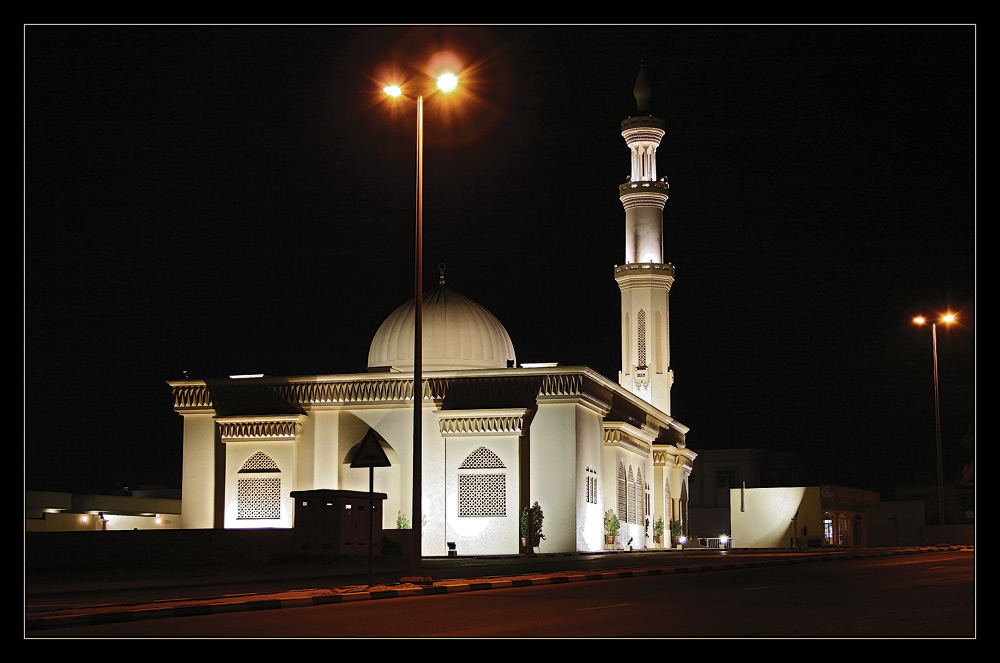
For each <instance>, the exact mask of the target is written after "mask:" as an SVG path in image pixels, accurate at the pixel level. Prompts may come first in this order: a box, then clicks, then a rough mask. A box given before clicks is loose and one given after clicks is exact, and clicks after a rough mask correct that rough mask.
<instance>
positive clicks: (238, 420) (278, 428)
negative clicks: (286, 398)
mask: <svg viewBox="0 0 1000 663" xmlns="http://www.w3.org/2000/svg"><path fill="white" fill-rule="evenodd" d="M305 419H306V416H305V415H304V414H294V415H274V416H261V417H256V416H254V417H216V419H215V423H216V426H218V429H219V439H220V440H222V441H223V442H250V441H254V442H292V441H295V440H296V439H298V437H299V436H300V435H301V434H302V422H304V421H305Z"/></svg>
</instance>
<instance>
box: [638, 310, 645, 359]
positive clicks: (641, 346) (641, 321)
mask: <svg viewBox="0 0 1000 663" xmlns="http://www.w3.org/2000/svg"><path fill="white" fill-rule="evenodd" d="M638 349H639V368H646V312H645V311H644V310H642V309H639V348H638Z"/></svg>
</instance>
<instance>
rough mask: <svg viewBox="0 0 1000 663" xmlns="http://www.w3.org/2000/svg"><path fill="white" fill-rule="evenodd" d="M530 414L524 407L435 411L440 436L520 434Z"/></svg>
mask: <svg viewBox="0 0 1000 663" xmlns="http://www.w3.org/2000/svg"><path fill="white" fill-rule="evenodd" d="M531 414H533V413H532V411H531V410H528V409H526V408H513V409H498V410H440V411H438V412H437V416H438V426H439V428H440V430H441V435H442V437H462V436H465V435H521V434H522V432H523V431H524V428H525V426H526V424H527V422H528V419H529V418H530V415H531Z"/></svg>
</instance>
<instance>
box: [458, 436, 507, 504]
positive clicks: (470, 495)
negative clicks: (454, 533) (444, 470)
mask: <svg viewBox="0 0 1000 663" xmlns="http://www.w3.org/2000/svg"><path fill="white" fill-rule="evenodd" d="M506 515H507V468H506V466H505V465H504V464H503V462H502V461H501V460H500V457H499V456H497V455H496V454H495V453H493V452H492V451H490V450H489V449H487V448H486V447H479V448H478V449H476V450H475V451H473V452H472V453H471V454H469V455H468V456H466V457H465V460H463V461H462V464H461V465H459V466H458V516H459V517H460V518H503V517H505V516H506Z"/></svg>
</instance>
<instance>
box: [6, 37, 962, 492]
mask: <svg viewBox="0 0 1000 663" xmlns="http://www.w3.org/2000/svg"><path fill="white" fill-rule="evenodd" d="M975 37H976V32H975V28H974V27H972V26H835V27H831V26H610V27H607V26H603V27H602V26H559V27H555V26H544V27H542V26H539V27H526V26H505V27H495V26H490V27H475V28H468V27H461V28H459V27H448V28H410V27H355V26H352V27H342V26H325V27H314V26H282V27H273V26H234V27H227V26H172V27H171V26H27V27H26V28H25V38H24V46H25V57H24V68H25V75H24V88H25V93H24V116H25V121H24V155H25V156H24V172H25V212H24V237H23V245H24V376H25V377H24V380H25V385H24V393H25V426H24V428H25V435H24V453H25V483H26V487H27V488H29V489H39V490H76V491H90V492H109V491H115V490H120V489H121V488H122V487H125V486H128V487H137V486H143V485H166V486H173V487H179V486H180V476H181V418H180V417H179V416H178V415H176V414H174V413H173V410H172V407H171V398H170V389H169V387H168V386H167V384H166V381H167V380H172V379H181V378H182V377H183V376H184V372H185V371H186V372H187V373H188V375H190V377H192V378H217V377H223V376H226V375H229V374H232V373H257V372H260V373H266V374H268V375H311V374H322V373H349V372H364V371H365V368H366V362H367V354H368V346H369V343H370V341H371V338H372V336H373V335H374V333H375V331H376V330H377V329H378V326H379V324H380V323H381V322H382V320H383V319H384V318H385V317H386V316H387V315H388V314H389V313H390V312H392V311H393V310H394V309H395V308H396V307H397V306H398V305H399V304H401V303H403V302H404V301H406V300H408V299H410V298H411V297H412V269H413V267H412V264H413V263H412V251H413V249H412V226H413V207H414V184H413V181H414V162H415V156H414V154H415V150H414V144H415V128H414V124H415V111H414V106H413V105H412V104H411V105H409V106H406V105H398V107H397V108H396V109H395V110H393V109H392V108H391V106H390V105H388V104H387V103H386V101H385V100H384V99H383V98H381V97H380V96H379V94H380V93H379V90H380V87H381V85H382V84H383V81H382V80H381V78H380V74H381V73H383V72H386V71H389V70H393V69H395V70H399V71H408V72H411V74H413V76H414V78H417V76H418V74H419V71H420V68H421V66H422V65H423V64H424V63H426V62H427V61H428V59H429V56H430V55H431V54H433V53H435V52H438V51H439V50H441V49H444V48H448V49H450V50H451V51H452V52H453V53H455V54H457V57H458V58H459V61H460V63H461V64H462V66H463V68H464V69H465V75H464V76H463V78H462V82H463V88H464V94H463V98H462V103H461V106H458V105H457V104H453V103H452V102H453V101H456V100H451V99H447V100H446V99H444V98H438V97H433V96H432V97H429V98H428V99H427V102H426V117H425V126H426V141H427V148H426V154H425V170H426V173H425V174H426V181H425V258H424V260H425V266H426V271H425V283H427V284H433V283H435V282H436V277H437V269H436V265H437V264H438V263H440V262H444V263H447V266H448V267H447V273H446V277H447V282H448V285H449V287H450V288H452V289H453V290H455V291H456V292H459V293H461V294H463V295H465V296H467V297H470V298H472V299H474V300H476V301H477V302H479V303H480V304H482V305H483V306H485V307H486V308H488V309H490V310H491V311H492V312H493V313H494V314H495V315H496V316H497V317H498V318H499V319H500V321H501V322H503V324H504V325H505V326H506V327H507V330H508V331H509V333H510V335H511V338H512V340H513V342H514V347H515V349H516V351H517V355H518V361H558V362H560V363H561V364H564V365H580V364H583V365H588V366H591V367H593V368H594V369H596V370H597V371H599V372H601V373H603V374H605V375H607V376H609V377H610V378H612V379H613V380H616V379H617V372H618V370H619V368H620V366H619V361H620V359H619V357H620V350H619V348H620V339H619V325H618V317H619V306H620V301H619V291H618V286H617V284H616V283H615V281H614V278H613V266H614V265H615V264H617V263H621V262H623V260H624V211H623V210H622V206H621V203H620V202H619V200H618V185H619V184H620V183H621V182H623V181H625V178H626V177H627V175H628V174H629V153H628V149H627V148H626V146H625V142H624V140H623V139H622V138H621V135H620V122H621V120H622V119H624V118H625V117H627V116H628V115H630V114H633V113H634V112H635V104H634V100H633V98H632V94H631V91H632V86H633V84H634V82H635V77H636V74H637V72H638V70H639V63H640V61H642V62H644V63H645V66H646V69H647V72H648V74H649V77H650V81H651V84H652V86H653V98H652V108H653V112H654V114H656V115H658V116H660V117H663V118H664V119H665V120H666V128H667V134H666V136H665V138H664V140H663V142H662V144H661V147H660V149H659V152H658V174H659V175H661V176H662V175H666V176H667V178H668V179H669V181H670V185H671V190H670V191H671V196H670V200H669V201H668V203H667V206H666V210H665V212H664V234H665V240H664V252H665V259H666V260H668V261H670V262H672V263H673V264H674V265H675V267H676V270H677V281H676V283H675V284H674V287H673V289H672V291H671V351H672V365H673V366H672V367H673V369H674V371H675V375H676V382H675V385H674V389H673V392H672V393H673V413H672V414H673V415H674V416H675V417H676V418H677V419H679V420H680V421H681V422H683V423H684V424H685V425H687V426H689V427H690V428H691V432H690V434H689V436H688V445H689V447H691V448H692V449H694V450H696V451H698V450H703V449H722V448H739V447H757V448H764V449H771V450H774V451H792V452H797V453H799V454H801V455H802V457H803V459H804V460H807V461H808V462H810V463H812V466H813V467H814V468H817V469H818V474H817V475H816V481H818V482H822V483H835V484H843V485H854V486H858V487H863V488H873V489H880V488H886V487H888V486H891V485H893V484H895V483H915V482H925V483H932V482H933V481H934V480H935V474H934V472H935V470H934V409H933V404H934V401H933V381H932V361H931V336H930V330H929V329H928V328H924V329H920V328H916V327H914V326H913V325H912V324H911V323H910V318H911V317H912V316H913V315H914V314H917V313H924V314H934V313H936V312H939V311H942V310H943V309H945V308H951V309H953V310H955V311H958V312H959V315H960V321H961V324H960V325H958V326H954V327H952V328H949V329H939V354H940V370H941V412H942V433H943V439H944V448H945V464H946V472H947V477H946V480H949V481H950V480H951V479H952V478H953V477H954V475H955V472H956V468H960V467H961V465H962V464H963V463H964V462H966V461H968V460H969V459H970V458H971V454H972V449H960V448H959V447H960V442H961V440H962V438H963V436H964V435H965V434H966V433H967V431H970V430H971V427H972V424H973V421H974V416H975V409H974V407H975V374H974V371H975V336H974V314H975V310H974V302H975V275H976V266H975V259H976V251H975V230H976V219H975V202H976V191H975V176H976V171H975V163H976V158H975V147H976V134H975V128H976V127H975V119H976V116H975V114H976V103H975V93H976V74H975V64H976V62H975V57H976V49H975ZM696 471H697V468H696Z"/></svg>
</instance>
